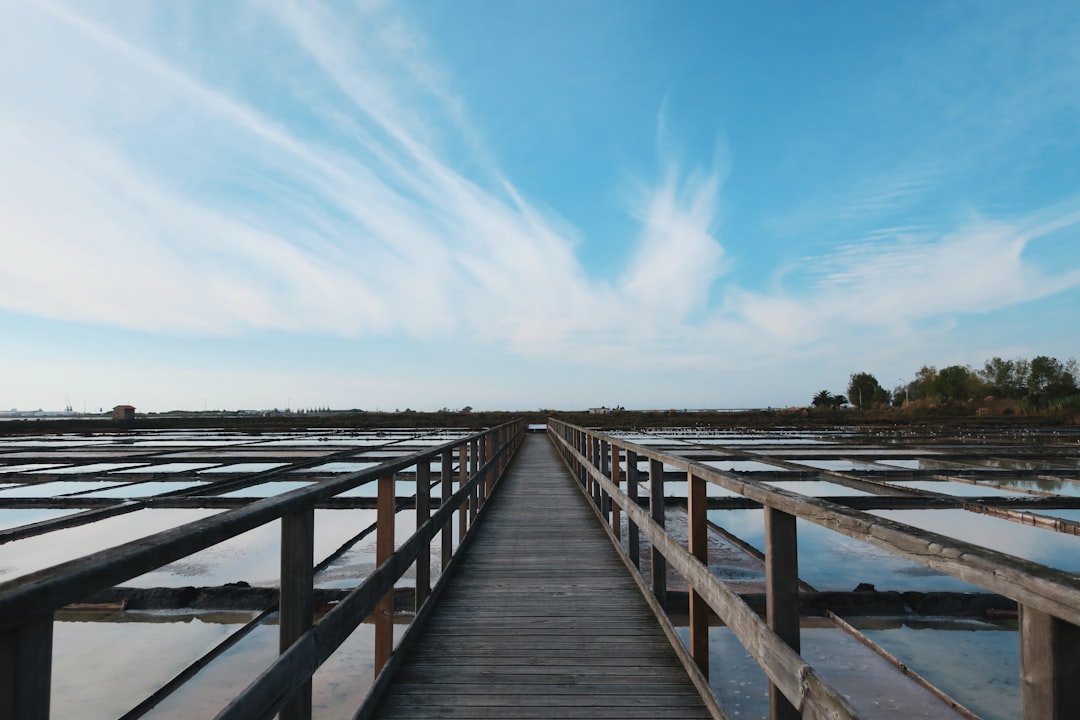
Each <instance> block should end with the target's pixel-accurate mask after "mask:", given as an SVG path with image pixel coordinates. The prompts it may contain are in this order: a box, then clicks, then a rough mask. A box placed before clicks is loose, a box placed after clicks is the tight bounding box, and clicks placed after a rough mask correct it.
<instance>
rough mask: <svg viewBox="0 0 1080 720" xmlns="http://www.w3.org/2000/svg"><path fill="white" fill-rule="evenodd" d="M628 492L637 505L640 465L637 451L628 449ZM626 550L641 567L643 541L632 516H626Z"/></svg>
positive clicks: (638, 567)
mask: <svg viewBox="0 0 1080 720" xmlns="http://www.w3.org/2000/svg"><path fill="white" fill-rule="evenodd" d="M626 494H627V495H629V496H630V502H632V503H634V504H635V505H637V498H638V466H637V453H635V452H631V451H629V450H627V451H626ZM626 550H627V552H628V553H629V554H630V559H631V560H632V561H633V562H634V567H636V568H637V569H638V570H640V569H641V541H640V539H639V535H638V526H637V523H635V522H634V521H633V520H631V519H630V516H629V515H627V516H626Z"/></svg>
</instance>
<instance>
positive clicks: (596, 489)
mask: <svg viewBox="0 0 1080 720" xmlns="http://www.w3.org/2000/svg"><path fill="white" fill-rule="evenodd" d="M601 454H602V453H601V451H600V438H598V437H594V438H593V439H592V465H593V467H594V468H595V469H597V470H599V469H600V465H601V461H600V456H601ZM593 502H594V503H595V504H596V507H597V509H599V510H601V511H602V510H603V509H604V489H603V488H601V487H600V483H598V482H594V483H593Z"/></svg>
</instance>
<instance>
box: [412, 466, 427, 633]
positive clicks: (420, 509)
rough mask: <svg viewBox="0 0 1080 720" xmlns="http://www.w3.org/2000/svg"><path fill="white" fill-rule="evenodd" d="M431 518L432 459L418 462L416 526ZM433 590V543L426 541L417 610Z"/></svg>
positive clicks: (418, 569)
mask: <svg viewBox="0 0 1080 720" xmlns="http://www.w3.org/2000/svg"><path fill="white" fill-rule="evenodd" d="M429 518H431V461H430V460H422V461H420V462H418V463H417V464H416V528H417V529H418V530H419V529H420V526H421V525H423V524H424V523H426V522H427V521H428V519H429ZM429 592H431V544H430V543H424V544H423V546H422V547H421V548H420V551H419V553H418V554H417V556H416V593H415V595H414V598H413V601H414V603H415V608H416V612H420V606H421V605H423V604H424V601H425V600H427V596H428V593H429Z"/></svg>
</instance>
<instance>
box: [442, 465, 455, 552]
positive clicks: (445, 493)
mask: <svg viewBox="0 0 1080 720" xmlns="http://www.w3.org/2000/svg"><path fill="white" fill-rule="evenodd" d="M440 462H441V467H440V470H439V473H440V475H441V478H442V502H441V503H440V507H441V506H442V505H445V504H446V503H448V502H450V497H451V496H452V495H453V494H454V455H453V451H451V450H449V449H447V450H443V453H442V458H441V461H440ZM453 554H454V520H453V518H451V519H449V520H447V521H446V524H445V525H443V530H442V548H441V553H440V555H441V556H442V571H443V572H446V568H447V566H448V565H450V557H451V556H452V555H453Z"/></svg>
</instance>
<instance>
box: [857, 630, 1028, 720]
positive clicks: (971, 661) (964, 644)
mask: <svg viewBox="0 0 1080 720" xmlns="http://www.w3.org/2000/svg"><path fill="white" fill-rule="evenodd" d="M852 624H853V625H855V626H856V627H858V628H859V629H860V630H862V631H863V632H864V633H865V634H866V635H867V636H869V637H870V639H871V640H873V641H874V642H876V643H877V644H879V645H881V646H882V647H883V648H885V649H886V650H888V651H889V652H890V653H892V654H893V655H894V656H896V658H897V659H898V660H900V662H902V663H904V664H905V665H907V666H908V667H910V668H911V669H912V670H914V671H915V672H917V673H919V674H920V675H923V676H924V677H926V678H928V679H930V681H931V682H933V683H934V684H935V685H936V686H937V687H939V688H941V689H942V690H944V691H945V692H946V693H948V694H949V695H950V696H952V697H953V698H955V699H956V700H957V701H959V702H960V703H961V704H962V705H964V706H965V707H967V708H968V709H969V710H971V711H972V712H974V713H975V714H977V715H978V716H980V717H982V718H986V720H1011V719H1012V718H1018V717H1020V715H1021V712H1020V641H1019V637H1018V634H1017V633H1016V631H1015V627H1010V626H1009V625H1006V624H1002V625H994V624H990V623H981V622H980V623H974V622H970V621H969V622H968V623H966V624H958V623H956V622H949V621H946V622H942V623H933V622H922V623H913V622H904V623H901V624H897V623H887V622H882V621H881V620H880V619H875V618H859V619H855V620H852Z"/></svg>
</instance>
